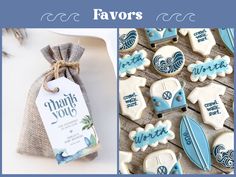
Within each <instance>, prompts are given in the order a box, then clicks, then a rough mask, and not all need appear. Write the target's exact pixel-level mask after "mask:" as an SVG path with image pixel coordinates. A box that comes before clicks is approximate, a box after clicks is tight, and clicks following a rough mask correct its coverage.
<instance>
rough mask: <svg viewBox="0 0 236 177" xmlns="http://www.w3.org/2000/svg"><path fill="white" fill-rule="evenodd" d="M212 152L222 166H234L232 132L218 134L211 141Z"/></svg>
mask: <svg viewBox="0 0 236 177" xmlns="http://www.w3.org/2000/svg"><path fill="white" fill-rule="evenodd" d="M212 154H213V156H214V157H215V159H216V161H217V162H218V163H220V164H221V165H223V166H224V167H226V168H234V133H233V132H225V133H222V134H220V135H219V136H218V137H217V138H216V139H215V141H214V143H213V146H212Z"/></svg>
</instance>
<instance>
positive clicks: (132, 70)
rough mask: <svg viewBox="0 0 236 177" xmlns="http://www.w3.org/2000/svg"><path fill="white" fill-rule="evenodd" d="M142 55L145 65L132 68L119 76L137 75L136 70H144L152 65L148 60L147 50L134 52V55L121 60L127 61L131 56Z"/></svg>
mask: <svg viewBox="0 0 236 177" xmlns="http://www.w3.org/2000/svg"><path fill="white" fill-rule="evenodd" d="M137 53H140V54H142V56H143V58H144V63H143V65H140V66H138V67H135V68H132V69H129V70H127V72H124V73H121V74H119V76H120V77H125V76H126V75H127V74H135V73H136V70H137V69H138V70H144V69H145V67H148V66H149V65H150V63H151V62H150V60H149V59H148V58H147V52H146V51H145V50H139V51H134V52H133V54H132V55H128V54H127V55H125V56H123V57H122V58H121V60H125V59H127V58H129V57H130V56H134V55H135V54H137Z"/></svg>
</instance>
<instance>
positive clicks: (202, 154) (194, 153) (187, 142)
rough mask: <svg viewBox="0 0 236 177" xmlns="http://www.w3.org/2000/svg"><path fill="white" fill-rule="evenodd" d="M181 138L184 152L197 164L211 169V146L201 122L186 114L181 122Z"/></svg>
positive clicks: (203, 168) (205, 168)
mask: <svg viewBox="0 0 236 177" xmlns="http://www.w3.org/2000/svg"><path fill="white" fill-rule="evenodd" d="M180 140H181V144H182V147H183V149H184V152H185V153H186V154H187V156H188V158H189V159H190V160H191V161H192V162H193V163H194V164H195V165H196V166H198V167H199V168H201V169H202V170H211V154H210V147H209V143H208V140H207V138H206V135H205V133H204V131H203V129H202V127H201V126H200V124H198V123H197V122H196V121H195V120H193V119H192V118H189V117H187V116H184V117H183V118H182V120H181V123H180Z"/></svg>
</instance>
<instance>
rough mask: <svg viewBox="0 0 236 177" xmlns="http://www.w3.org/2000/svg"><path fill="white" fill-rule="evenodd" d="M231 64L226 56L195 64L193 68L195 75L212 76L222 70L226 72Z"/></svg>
mask: <svg viewBox="0 0 236 177" xmlns="http://www.w3.org/2000/svg"><path fill="white" fill-rule="evenodd" d="M228 66H229V64H227V62H226V60H225V59H224V58H221V59H215V60H211V61H208V62H205V63H202V64H195V65H193V68H192V74H193V76H197V77H202V76H211V75H214V74H218V73H221V72H226V71H227V69H228Z"/></svg>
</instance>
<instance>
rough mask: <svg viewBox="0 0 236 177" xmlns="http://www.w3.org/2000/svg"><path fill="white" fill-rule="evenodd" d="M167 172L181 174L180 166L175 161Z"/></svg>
mask: <svg viewBox="0 0 236 177" xmlns="http://www.w3.org/2000/svg"><path fill="white" fill-rule="evenodd" d="M169 174H183V171H182V167H181V165H180V163H179V162H177V163H176V164H175V165H174V166H173V168H172V169H171V171H170V173H169Z"/></svg>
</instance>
